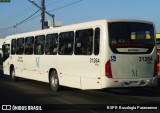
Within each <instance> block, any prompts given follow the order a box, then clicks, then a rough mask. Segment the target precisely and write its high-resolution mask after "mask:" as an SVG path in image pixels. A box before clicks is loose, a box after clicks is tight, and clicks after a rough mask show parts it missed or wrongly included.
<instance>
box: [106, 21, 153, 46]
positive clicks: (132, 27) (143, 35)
mask: <svg viewBox="0 0 160 113" xmlns="http://www.w3.org/2000/svg"><path fill="white" fill-rule="evenodd" d="M108 30H109V43H110V46H117V45H133V44H142V45H147V46H154V45H155V40H154V28H153V25H152V24H146V23H138V22H112V23H108Z"/></svg>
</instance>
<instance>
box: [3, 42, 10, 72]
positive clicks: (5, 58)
mask: <svg viewBox="0 0 160 113" xmlns="http://www.w3.org/2000/svg"><path fill="white" fill-rule="evenodd" d="M2 51H3V71H4V73H6V74H8V75H9V74H10V71H9V70H10V68H9V67H10V65H9V57H10V44H7V43H4V44H3V45H2Z"/></svg>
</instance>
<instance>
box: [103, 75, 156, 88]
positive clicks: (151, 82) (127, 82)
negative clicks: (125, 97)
mask: <svg viewBox="0 0 160 113" xmlns="http://www.w3.org/2000/svg"><path fill="white" fill-rule="evenodd" d="M157 84H158V76H156V77H153V78H139V79H111V78H107V77H105V76H104V77H102V88H111V87H112V88H113V87H144V86H157Z"/></svg>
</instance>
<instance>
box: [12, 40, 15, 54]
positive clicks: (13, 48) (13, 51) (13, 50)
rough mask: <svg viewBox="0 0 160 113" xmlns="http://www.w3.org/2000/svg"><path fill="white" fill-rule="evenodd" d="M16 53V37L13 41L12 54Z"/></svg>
mask: <svg viewBox="0 0 160 113" xmlns="http://www.w3.org/2000/svg"><path fill="white" fill-rule="evenodd" d="M15 53H16V39H12V41H11V54H12V55H14V54H15Z"/></svg>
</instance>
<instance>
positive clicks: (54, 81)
mask: <svg viewBox="0 0 160 113" xmlns="http://www.w3.org/2000/svg"><path fill="white" fill-rule="evenodd" d="M49 83H50V86H51V89H52V90H53V91H58V90H59V88H60V86H59V80H58V75H57V72H56V71H52V72H51V74H50V76H49Z"/></svg>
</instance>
